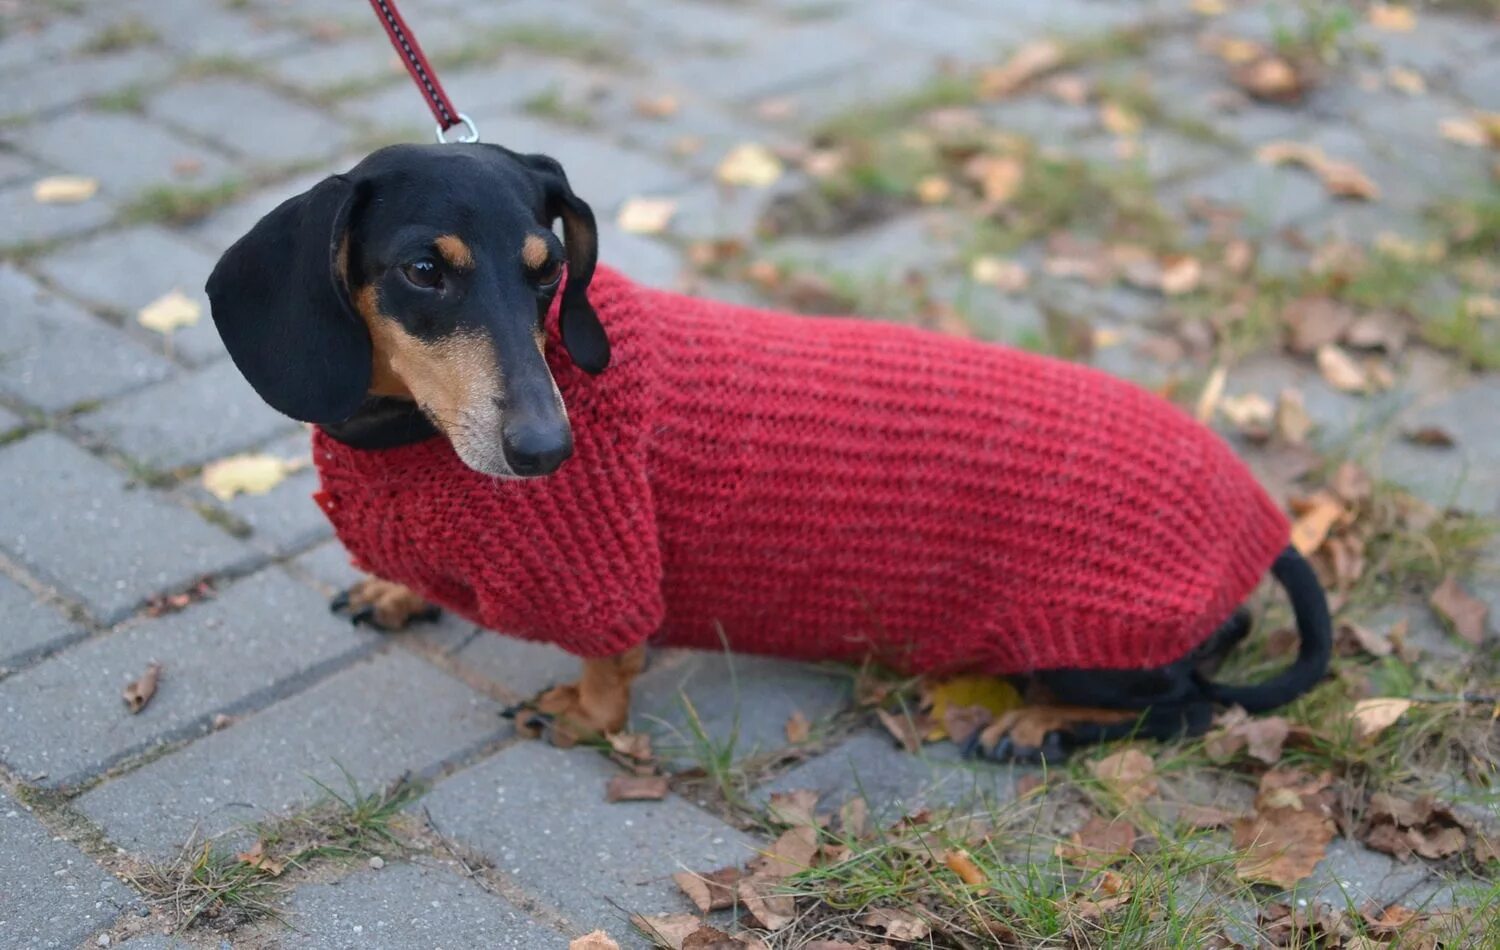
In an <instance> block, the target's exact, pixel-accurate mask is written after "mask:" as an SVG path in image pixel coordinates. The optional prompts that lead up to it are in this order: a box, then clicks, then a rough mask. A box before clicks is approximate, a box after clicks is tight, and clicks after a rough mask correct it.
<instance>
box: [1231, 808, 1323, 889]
mask: <svg viewBox="0 0 1500 950" xmlns="http://www.w3.org/2000/svg"><path fill="white" fill-rule="evenodd" d="M1333 832H1334V827H1333V822H1332V821H1330V820H1329V819H1328V818H1326V817H1324V816H1323V815H1322V814H1321V813H1320V812H1318V811H1314V810H1305V811H1298V810H1294V809H1290V808H1272V809H1264V810H1262V811H1261V813H1260V814H1258V815H1255V816H1253V817H1250V818H1242V819H1240V820H1239V821H1237V822H1235V824H1234V846H1235V847H1236V848H1238V849H1239V850H1241V851H1243V852H1245V853H1244V854H1243V855H1241V857H1240V859H1239V861H1238V862H1237V863H1236V864H1235V874H1236V875H1237V876H1238V877H1239V878H1240V880H1242V881H1261V882H1265V883H1268V884H1275V885H1277V886H1279V887H1291V886H1292V885H1293V884H1296V883H1297V882H1298V881H1300V880H1302V879H1303V878H1305V877H1307V876H1308V875H1310V874H1312V872H1313V869H1314V868H1315V867H1317V864H1318V862H1319V861H1321V860H1322V859H1323V854H1324V852H1325V851H1326V850H1327V849H1328V843H1329V842H1330V841H1332V840H1333Z"/></svg>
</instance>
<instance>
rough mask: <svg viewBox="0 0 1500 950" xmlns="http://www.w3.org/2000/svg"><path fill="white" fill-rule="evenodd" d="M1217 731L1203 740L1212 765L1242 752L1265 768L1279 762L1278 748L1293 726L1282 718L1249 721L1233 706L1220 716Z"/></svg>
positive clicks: (1264, 717)
mask: <svg viewBox="0 0 1500 950" xmlns="http://www.w3.org/2000/svg"><path fill="white" fill-rule="evenodd" d="M1218 724H1219V728H1218V729H1217V730H1216V731H1214V732H1211V733H1209V734H1208V735H1207V736H1205V737H1204V740H1203V749H1204V751H1205V752H1206V753H1207V754H1208V757H1209V758H1210V759H1213V760H1214V761H1215V762H1227V761H1229V760H1230V759H1232V758H1234V756H1235V755H1237V754H1238V753H1239V752H1240V751H1241V750H1245V751H1247V752H1248V753H1249V754H1250V757H1251V758H1254V759H1259V760H1260V761H1262V762H1264V763H1266V764H1267V765H1275V764H1276V763H1277V762H1279V761H1281V747H1282V745H1283V744H1284V743H1285V742H1286V739H1287V736H1288V735H1290V734H1291V729H1292V724H1291V723H1290V722H1288V721H1287V720H1286V719H1285V718H1283V717H1281V716H1260V717H1254V718H1252V717H1251V716H1250V715H1248V714H1247V713H1246V712H1245V711H1244V710H1243V709H1241V708H1240V707H1238V706H1236V707H1234V708H1233V709H1230V710H1229V711H1228V712H1226V713H1225V714H1224V715H1222V716H1220V717H1219V720H1218Z"/></svg>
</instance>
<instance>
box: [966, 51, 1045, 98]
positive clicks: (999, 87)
mask: <svg viewBox="0 0 1500 950" xmlns="http://www.w3.org/2000/svg"><path fill="white" fill-rule="evenodd" d="M1063 59H1064V56H1063V48H1062V47H1061V46H1059V45H1058V44H1056V43H1054V42H1052V41H1051V40H1038V41H1036V42H1032V43H1027V44H1026V45H1024V46H1022V47H1021V48H1020V49H1018V50H1016V52H1015V54H1014V55H1013V56H1011V58H1010V59H1008V60H1007V61H1006V62H1005V63H1004V64H1003V65H1001V66H991V67H989V68H988V69H984V70H982V71H981V72H980V74H979V95H980V96H982V97H983V98H986V99H999V98H1001V97H1003V96H1008V95H1010V94H1011V93H1013V92H1015V91H1016V90H1017V89H1020V88H1021V87H1022V86H1024V85H1026V84H1027V83H1028V82H1030V81H1032V80H1033V79H1036V78H1038V77H1040V76H1043V75H1045V74H1047V73H1049V72H1051V71H1052V70H1054V69H1056V68H1057V67H1059V66H1061V65H1062V64H1063Z"/></svg>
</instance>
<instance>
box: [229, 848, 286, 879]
mask: <svg viewBox="0 0 1500 950" xmlns="http://www.w3.org/2000/svg"><path fill="white" fill-rule="evenodd" d="M234 859H235V860H236V861H239V862H241V863H243V864H248V865H250V866H251V867H252V868H255V869H256V870H257V871H264V872H266V873H267V874H269V875H270V876H271V877H281V872H283V871H285V870H286V862H285V861H278V860H276V859H275V858H273V857H271V856H270V855H269V854H266V843H265V842H264V841H261V840H259V839H257V840H256V842H255V844H253V845H251V846H250V850H248V851H241V852H240V853H239V854H236V855H235V856H234Z"/></svg>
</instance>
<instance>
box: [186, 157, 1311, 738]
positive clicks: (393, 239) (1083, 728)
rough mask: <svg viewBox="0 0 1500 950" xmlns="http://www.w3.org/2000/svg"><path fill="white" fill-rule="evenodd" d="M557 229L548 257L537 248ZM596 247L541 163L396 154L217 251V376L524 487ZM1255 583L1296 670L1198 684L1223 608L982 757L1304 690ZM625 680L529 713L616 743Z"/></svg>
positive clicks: (1174, 725) (1305, 670) (387, 624)
mask: <svg viewBox="0 0 1500 950" xmlns="http://www.w3.org/2000/svg"><path fill="white" fill-rule="evenodd" d="M559 219H561V221H562V225H563V233H564V237H565V238H566V241H565V243H564V242H560V241H559V240H558V238H557V236H556V235H555V234H554V233H553V230H552V228H553V224H554V223H555V222H556V221H558V220H559ZM596 244H597V240H596V235H595V228H594V219H593V214H592V212H591V211H590V209H589V207H588V205H587V204H586V203H584V202H583V201H582V200H580V199H579V198H578V197H577V196H575V195H574V194H573V192H572V190H571V188H570V187H569V184H568V181H567V178H566V176H565V175H564V173H563V170H562V168H561V167H560V166H559V165H558V164H557V163H556V162H555V161H553V160H552V159H549V158H546V157H543V156H537V155H521V154H517V153H514V152H511V151H509V150H506V149H504V148H500V147H496V146H481V145H473V146H455V145H448V146H397V147H392V148H387V149H383V150H381V151H378V152H376V153H374V154H373V155H371V156H370V157H369V158H367V159H366V160H365V161H363V162H361V163H360V164H359V165H358V166H357V167H355V168H354V169H352V170H351V171H350V172H348V173H347V174H343V175H337V176H333V177H331V178H328V179H327V180H325V181H323V182H321V183H320V184H318V185H316V186H315V187H313V188H312V189H311V190H309V191H308V192H306V193H305V194H302V195H300V196H297V197H295V198H293V199H291V200H289V201H288V202H286V203H285V204H283V205H282V206H280V207H279V208H277V209H276V210H274V211H273V212H271V213H270V214H269V215H267V216H266V217H265V218H264V219H263V220H262V221H261V222H260V223H259V224H257V225H256V227H255V228H254V229H253V230H252V231H251V232H250V233H249V234H247V235H246V236H245V237H244V238H242V239H241V240H240V241H239V242H238V243H236V244H235V245H234V247H232V248H231V249H230V250H229V251H227V252H226V253H225V255H224V257H223V259H222V260H221V261H220V262H219V265H218V267H217V268H216V269H215V271H214V274H213V276H212V278H211V279H210V280H209V283H208V292H209V296H210V298H211V301H212V306H213V317H214V321H215V323H216V324H217V326H218V328H219V331H220V333H221V335H222V337H223V339H224V342H225V345H226V346H227V348H228V350H229V353H230V355H231V356H232V357H233V359H234V362H235V364H236V365H237V366H238V367H239V368H240V370H241V371H242V372H243V373H244V375H245V377H246V378H247V379H248V380H249V382H250V383H251V385H252V386H253V387H254V388H255V389H256V391H257V392H258V393H259V394H260V395H261V396H262V397H263V398H264V399H265V400H266V401H267V402H268V403H269V404H270V405H271V406H273V407H274V408H276V409H278V410H280V411H281V412H283V413H285V414H287V415H289V416H291V417H293V418H296V419H300V420H304V421H309V422H315V423H317V424H318V425H320V426H321V427H322V429H323V430H324V432H326V433H327V434H328V435H329V436H331V437H332V438H333V439H335V440H337V441H338V442H340V443H343V444H345V445H348V446H353V447H356V448H360V449H383V448H390V447H395V446H403V445H408V444H412V443H416V442H419V441H423V440H427V439H430V438H433V437H434V436H441V437H443V438H445V439H447V440H448V441H449V442H450V443H451V444H452V447H453V449H454V451H455V452H456V454H457V456H458V457H459V458H460V459H461V460H462V461H463V463H464V464H465V465H467V466H468V467H469V468H470V469H472V470H474V471H477V472H482V473H487V474H489V475H492V476H496V477H499V478H535V477H540V476H546V475H549V474H550V473H553V472H554V471H556V470H557V469H558V468H559V466H561V465H562V464H563V463H564V462H565V461H566V460H567V459H568V458H569V456H570V454H571V453H572V452H573V449H574V444H573V431H572V428H571V427H570V422H569V415H568V407H567V406H566V405H565V404H564V400H563V398H562V395H561V394H560V391H559V388H558V384H557V383H556V381H555V380H554V375H553V372H552V371H551V370H550V369H549V364H548V359H547V349H548V347H547V339H546V335H545V333H544V330H543V323H544V320H545V317H546V314H547V313H548V310H549V308H550V306H551V304H552V303H553V298H554V297H555V296H556V294H557V293H558V290H559V286H560V283H561V280H562V277H563V273H564V265H565V264H566V267H567V274H568V279H567V286H566V289H565V290H564V291H563V300H562V302H561V307H560V325H561V327H560V333H561V342H562V345H563V346H564V347H565V348H566V351H567V353H568V354H569V356H571V359H572V361H573V362H574V363H576V364H577V365H578V366H580V367H582V368H583V369H585V370H588V371H589V372H599V371H600V370H603V369H604V367H605V366H606V365H607V364H608V363H609V361H610V344H609V341H608V339H607V338H606V336H605V333H604V330H603V328H602V327H601V324H600V321H599V319H598V317H597V316H596V314H595V312H594V310H593V308H592V307H591V306H590V304H589V301H588V298H587V293H588V288H589V283H590V278H591V276H592V274H593V271H594V266H595V258H596V254H597V247H596ZM530 540H531V539H527V538H516V539H514V542H515V543H517V544H526V543H528V542H529V541H530ZM1273 570H1274V572H1275V573H1276V576H1277V578H1278V579H1279V580H1281V581H1282V582H1283V584H1284V585H1285V586H1287V587H1288V589H1289V590H1290V591H1291V592H1292V599H1293V607H1294V610H1295V612H1296V614H1297V618H1298V621H1299V627H1300V628H1301V629H1302V631H1303V644H1302V649H1301V652H1300V654H1299V657H1298V659H1297V661H1296V663H1295V664H1294V665H1293V667H1292V668H1290V669H1289V670H1288V671H1287V672H1284V673H1283V674H1281V675H1280V676H1278V677H1277V678H1275V679H1274V680H1273V681H1271V682H1269V683H1266V684H1263V685H1260V686H1254V687H1224V686H1219V685H1217V684H1212V683H1210V681H1209V680H1208V678H1207V674H1208V673H1209V672H1211V671H1212V670H1213V669H1214V668H1215V667H1216V666H1217V665H1218V663H1219V661H1220V660H1221V659H1222V658H1223V657H1224V656H1225V654H1226V653H1228V651H1229V650H1230V649H1231V648H1233V647H1234V646H1235V645H1236V644H1237V643H1238V642H1239V641H1240V640H1241V639H1242V638H1243V637H1244V636H1245V634H1246V632H1247V630H1248V619H1247V616H1246V614H1245V613H1244V612H1243V611H1240V612H1236V613H1235V614H1234V616H1233V617H1231V618H1230V619H1229V620H1228V621H1227V622H1225V623H1224V624H1223V626H1221V627H1220V628H1219V630H1218V632H1217V633H1214V634H1213V635H1212V636H1209V637H1208V638H1207V639H1206V640H1204V641H1203V642H1202V644H1201V645H1200V646H1199V647H1198V648H1197V649H1196V650H1194V651H1193V652H1191V653H1190V654H1189V655H1187V656H1184V657H1182V658H1180V659H1178V660H1176V661H1175V662H1172V663H1169V664H1166V665H1164V666H1160V667H1156V668H1150V669H1140V670H1128V669H1124V670H1122V669H1115V670H1050V671H1042V672H1039V673H1037V674H1036V675H1035V677H1034V681H1035V682H1036V683H1037V684H1039V685H1040V686H1041V687H1043V688H1045V690H1046V691H1047V692H1048V693H1050V694H1051V695H1052V697H1053V698H1054V699H1055V700H1056V702H1057V703H1058V704H1059V705H1057V706H1053V707H1049V708H1047V709H1044V710H1041V711H1040V712H1038V713H1036V714H1035V715H1034V716H1033V718H1032V724H1031V726H1030V727H1029V728H1023V727H1021V726H1020V725H1018V724H1012V725H1017V728H1015V729H1014V730H1012V732H1011V734H1010V735H1009V736H1002V735H998V734H994V733H992V734H991V735H990V736H989V737H987V739H988V740H989V741H987V743H986V744H987V745H988V746H989V748H988V749H987V750H986V751H988V752H990V753H991V754H993V755H995V756H997V757H1002V758H1004V757H1012V756H1018V757H1033V756H1036V755H1039V754H1044V753H1050V754H1053V755H1056V754H1059V753H1060V752H1061V751H1062V750H1063V748H1064V747H1065V746H1067V745H1070V744H1074V743H1078V742H1087V741H1095V740H1099V739H1104V738H1109V737H1114V736H1121V735H1126V734H1130V733H1132V732H1135V731H1139V732H1140V733H1141V734H1145V735H1155V736H1167V735H1173V734H1178V733H1181V732H1184V731H1187V732H1198V731H1201V730H1202V729H1204V728H1205V727H1206V726H1207V724H1208V720H1209V718H1210V716H1211V714H1212V709H1213V707H1214V704H1216V703H1218V704H1227V703H1239V704H1241V705H1243V706H1245V707H1246V708H1247V709H1250V710H1251V711H1259V710H1264V709H1269V708H1272V707H1274V706H1276V705H1280V704H1281V703H1284V702H1286V701H1288V700H1289V699H1291V698H1292V697H1294V696H1296V695H1298V694H1299V693H1301V692H1303V691H1305V690H1306V689H1308V688H1309V687H1310V686H1311V685H1312V684H1313V683H1315V682H1316V681H1317V680H1318V679H1319V678H1320V677H1321V676H1322V675H1323V673H1324V671H1325V670H1326V667H1327V662H1328V654H1329V629H1328V628H1329V622H1328V616H1327V611H1326V606H1325V605H1324V601H1323V596H1322V593H1321V590H1319V589H1318V587H1317V585H1316V582H1315V579H1314V578H1313V577H1312V575H1311V572H1310V570H1309V569H1308V568H1307V565H1306V564H1305V562H1303V561H1301V559H1300V558H1297V557H1295V556H1292V555H1289V556H1286V557H1283V558H1282V559H1281V560H1278V561H1277V563H1276V565H1275V566H1274V568H1273ZM334 606H335V608H336V609H341V610H347V611H348V612H350V614H351V615H352V617H353V618H354V620H355V621H356V622H360V621H370V622H372V623H374V624H376V625H378V626H380V627H382V628H385V629H392V630H394V629H398V628H400V627H402V626H404V625H405V624H407V623H408V622H410V621H411V620H413V619H420V618H426V617H430V616H432V615H433V612H434V611H433V608H431V607H430V606H429V605H428V604H427V603H426V602H425V601H424V600H423V599H422V598H421V597H420V596H418V595H417V594H416V593H414V592H413V591H411V590H409V589H408V588H406V587H404V586H402V585H400V584H396V583H392V582H390V581H386V580H382V579H379V578H373V577H372V578H370V579H368V580H366V581H363V582H361V583H359V584H356V585H355V586H354V587H352V588H351V589H350V590H349V591H347V592H345V593H344V594H342V595H340V597H339V598H337V599H336V600H335V604H334ZM643 665H644V655H643V652H642V650H641V649H640V648H639V647H637V648H633V649H630V650H627V651H625V652H624V653H622V654H620V655H616V656H612V657H606V658H602V659H596V660H588V661H585V663H584V668H583V675H582V677H581V679H580V680H579V681H578V682H577V683H576V684H571V685H568V686H563V687H558V688H556V689H553V690H550V691H548V692H547V693H544V694H543V695H542V696H541V697H539V699H538V701H537V703H536V706H535V708H536V709H537V710H538V711H539V712H540V713H541V714H544V715H549V716H554V717H561V718H563V719H566V720H568V721H569V722H570V723H571V724H572V727H573V728H574V729H575V730H600V731H613V730H618V729H620V728H621V727H622V726H623V725H624V723H625V718H626V711H627V706H628V702H629V692H630V684H631V681H632V679H634V678H635V676H636V675H637V674H638V673H639V672H640V671H641V669H642V668H643ZM1073 706H1078V707H1090V708H1091V709H1089V710H1071V707H1073ZM1093 707H1103V708H1104V709H1105V710H1107V711H1104V712H1100V711H1099V710H1098V709H1096V708H1093ZM1002 731H1003V730H1002Z"/></svg>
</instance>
